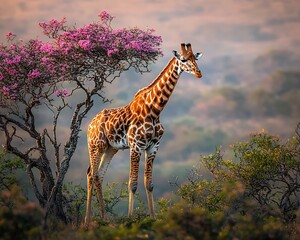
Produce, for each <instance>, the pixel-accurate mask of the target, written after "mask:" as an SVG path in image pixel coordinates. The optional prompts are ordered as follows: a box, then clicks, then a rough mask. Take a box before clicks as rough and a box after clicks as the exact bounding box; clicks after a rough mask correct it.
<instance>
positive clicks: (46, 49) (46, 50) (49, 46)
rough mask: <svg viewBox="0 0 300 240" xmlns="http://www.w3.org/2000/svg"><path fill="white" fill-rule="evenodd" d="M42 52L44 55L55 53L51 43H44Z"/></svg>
mask: <svg viewBox="0 0 300 240" xmlns="http://www.w3.org/2000/svg"><path fill="white" fill-rule="evenodd" d="M40 50H41V51H42V52H44V53H51V52H52V51H53V46H52V44H51V43H44V44H43V45H42V46H41V47H40Z"/></svg>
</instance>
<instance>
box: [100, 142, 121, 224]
mask: <svg viewBox="0 0 300 240" xmlns="http://www.w3.org/2000/svg"><path fill="white" fill-rule="evenodd" d="M117 152H118V150H117V149H114V148H112V147H110V146H109V147H108V148H107V149H106V151H105V152H104V154H103V156H102V159H101V162H100V166H99V170H98V174H97V175H96V176H95V186H96V190H97V194H98V200H99V203H100V208H101V216H102V220H105V219H106V213H105V202H104V198H103V192H102V183H103V179H104V175H105V173H106V171H107V168H108V165H109V163H110V161H111V159H112V158H113V156H114V155H115V154H116V153H117Z"/></svg>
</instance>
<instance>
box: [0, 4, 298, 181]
mask: <svg viewBox="0 0 300 240" xmlns="http://www.w3.org/2000/svg"><path fill="white" fill-rule="evenodd" d="M103 10H105V11H107V12H108V13H110V14H111V15H112V16H115V17H116V18H115V19H114V21H113V27H114V28H124V27H125V28H128V27H138V28H141V29H147V28H150V29H155V30H156V34H157V35H160V36H162V39H163V43H162V51H163V53H164V56H163V57H162V58H161V59H159V60H158V61H157V62H156V63H155V64H154V65H153V66H152V70H153V73H151V74H150V75H149V74H148V75H147V74H145V75H143V76H144V78H145V81H146V83H145V84H144V86H145V85H146V84H147V83H149V82H151V79H153V77H155V76H156V75H157V74H158V73H159V72H160V70H161V69H162V68H163V66H164V65H165V64H166V62H167V61H168V60H169V59H170V58H171V57H172V55H171V54H172V53H171V52H172V50H180V43H182V42H185V43H188V42H190V43H191V44H192V46H193V50H194V52H203V57H202V58H201V60H200V61H199V67H200V69H201V67H202V66H203V67H204V70H203V69H201V70H203V73H204V74H203V79H201V81H206V80H207V79H209V80H210V82H211V84H212V85H214V84H215V85H216V84H217V83H219V81H218V75H216V74H214V71H218V69H217V67H216V65H217V64H218V67H219V65H220V62H222V66H223V67H222V71H223V70H224V66H225V68H226V61H227V60H226V59H228V56H229V57H230V58H232V59H234V61H233V62H234V63H235V64H236V66H232V65H231V67H233V68H241V65H242V64H247V63H249V62H251V61H253V60H254V59H255V58H257V57H258V56H259V55H262V54H265V53H267V52H269V51H273V50H288V51H291V52H293V53H298V54H300V34H299V29H300V4H299V1H298V0H285V1H279V0H264V1H261V0H222V1H221V0H219V1H218V0H189V1H181V0H180V1H179V0H164V1H159V0H149V1H148V0H127V1H124V0H109V1H104V0H84V1H82V0H51V1H49V0H1V3H0V42H5V41H6V38H5V34H6V33H8V32H12V33H14V34H17V36H18V38H21V39H24V40H29V39H31V38H40V39H44V38H43V36H42V31H41V29H40V28H39V26H38V23H39V22H45V21H48V20H51V19H58V20H60V19H62V18H64V17H66V19H67V22H68V23H69V24H71V25H73V24H76V26H83V25H85V24H89V23H90V22H95V21H97V20H98V17H97V15H98V14H99V13H100V12H101V11H103ZM242 67H243V69H244V70H243V71H244V72H247V69H249V71H251V70H252V68H250V67H249V68H248V66H247V65H246V66H242ZM243 71H242V72H243ZM220 74H223V73H222V72H221V73H220ZM242 74H244V73H242ZM252 75H255V73H253V72H252V73H251V76H252ZM195 84H198V83H197V82H196V83H195ZM195 84H194V85H192V86H190V85H189V84H178V86H177V89H176V91H178V92H186V91H187V90H186V87H191V89H189V90H188V92H187V93H189V91H192V90H193V89H192V88H193V87H194V86H195ZM140 87H141V83H139V84H137V86H135V85H134V86H133V89H132V92H135V91H137V90H138V89H139V88H140ZM201 87H205V86H204V85H201ZM108 91H113V88H110V89H108ZM132 94H134V93H132ZM111 95H113V93H112V94H111ZM115 102H116V103H118V99H116V101H115ZM94 113H95V112H93V114H94ZM93 114H92V115H93ZM81 141H82V142H81V143H82V144H83V143H84V141H85V140H81ZM83 149H85V150H84V153H83V154H84V155H86V154H87V150H86V147H84V148H83ZM162 151H163V150H162ZM86 157H87V156H86ZM84 165H87V164H84ZM84 172H85V171H84ZM82 177H84V174H81V175H80V176H78V178H82Z"/></svg>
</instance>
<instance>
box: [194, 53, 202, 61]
mask: <svg viewBox="0 0 300 240" xmlns="http://www.w3.org/2000/svg"><path fill="white" fill-rule="evenodd" d="M202 55H203V53H196V54H195V58H196V60H198V59H199V58H201V57H202Z"/></svg>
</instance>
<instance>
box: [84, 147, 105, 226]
mask: <svg viewBox="0 0 300 240" xmlns="http://www.w3.org/2000/svg"><path fill="white" fill-rule="evenodd" d="M103 149H104V144H101V145H94V144H89V153H90V164H91V165H90V166H89V168H88V170H87V203H86V214H85V224H86V226H88V225H89V223H90V219H91V202H92V193H93V186H94V183H95V180H96V178H95V176H96V175H97V169H98V167H99V164H100V159H101V157H102V155H103V152H104V150H103Z"/></svg>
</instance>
